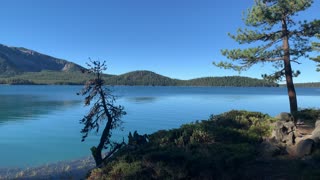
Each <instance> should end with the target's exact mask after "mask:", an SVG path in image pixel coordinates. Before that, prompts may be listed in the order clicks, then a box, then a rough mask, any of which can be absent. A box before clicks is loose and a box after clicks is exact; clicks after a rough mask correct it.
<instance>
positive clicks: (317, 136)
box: [310, 120, 320, 144]
mask: <svg viewBox="0 0 320 180" xmlns="http://www.w3.org/2000/svg"><path fill="white" fill-rule="evenodd" d="M310 138H311V139H312V140H314V142H315V143H317V144H318V143H320V120H317V121H316V124H315V128H314V130H313V131H312V133H311V137H310Z"/></svg>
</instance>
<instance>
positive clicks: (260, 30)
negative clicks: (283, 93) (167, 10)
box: [213, 0, 320, 112]
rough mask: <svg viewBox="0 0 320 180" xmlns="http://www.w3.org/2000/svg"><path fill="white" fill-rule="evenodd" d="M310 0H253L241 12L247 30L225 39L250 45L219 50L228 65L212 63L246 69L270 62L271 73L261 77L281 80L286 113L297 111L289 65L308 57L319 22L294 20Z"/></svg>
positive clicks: (223, 66)
mask: <svg viewBox="0 0 320 180" xmlns="http://www.w3.org/2000/svg"><path fill="white" fill-rule="evenodd" d="M312 3H313V1H312V0H255V3H254V5H253V7H252V8H250V9H248V10H247V12H246V13H245V19H244V20H245V24H246V26H247V27H248V28H245V29H239V30H238V32H237V35H231V34H229V36H230V37H231V38H232V39H234V40H235V41H237V42H238V43H239V44H251V43H254V47H249V48H246V49H231V50H222V51H221V52H222V54H223V55H224V56H226V57H227V58H228V59H231V60H232V62H231V63H230V62H218V63H216V62H214V63H213V64H214V65H216V66H218V67H220V68H225V69H233V70H237V71H243V70H247V69H248V68H250V67H252V66H253V65H255V64H257V63H273V66H274V67H275V68H276V70H275V72H274V73H273V74H269V75H266V74H265V75H262V76H263V77H264V78H265V79H267V80H272V81H277V80H281V78H283V77H284V78H285V80H286V84H287V90H288V96H289V102H290V111H291V112H296V111H297V110H298V105H297V98H296V91H295V88H294V84H293V77H295V76H298V75H299V74H300V72H299V71H293V70H292V68H291V63H292V62H294V63H298V64H300V62H299V59H300V58H301V57H308V52H310V51H311V50H312V48H311V44H310V42H309V41H310V37H313V36H314V35H315V34H316V33H318V32H319V29H320V21H319V20H313V21H310V22H308V21H303V22H300V21H295V19H294V17H295V16H296V15H298V13H299V12H300V11H304V10H306V9H308V8H309V7H310V6H311V5H312Z"/></svg>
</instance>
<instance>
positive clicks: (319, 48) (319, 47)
mask: <svg viewBox="0 0 320 180" xmlns="http://www.w3.org/2000/svg"><path fill="white" fill-rule="evenodd" d="M316 37H317V38H318V39H320V34H317V35H316ZM312 48H313V49H314V50H315V51H318V52H320V43H319V42H313V43H312ZM311 59H312V60H313V61H315V62H318V63H320V55H319V56H317V57H313V58H311ZM317 71H320V65H318V68H317Z"/></svg>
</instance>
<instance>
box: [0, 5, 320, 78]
mask: <svg viewBox="0 0 320 180" xmlns="http://www.w3.org/2000/svg"><path fill="white" fill-rule="evenodd" d="M252 4H253V0H241V1H239V0H222V1H219V0H217V1H215V0H90V1H89V0H51V1H49V0H2V1H1V6H0V23H1V26H0V27H1V28H0V43H1V44H5V45H9V46H19V47H26V48H29V49H33V50H36V51H38V52H41V53H44V54H48V55H51V56H54V57H58V58H62V59H66V60H69V61H73V62H76V63H78V64H80V65H83V66H84V65H85V62H86V61H88V58H89V57H91V58H92V59H100V60H107V62H108V66H109V70H108V71H107V73H110V74H121V73H125V72H128V71H133V70H151V71H155V72H157V73H160V74H163V75H166V76H170V77H173V78H179V79H190V78H196V77H203V76H227V75H238V73H237V72H233V71H231V70H227V71H226V70H220V69H218V68H216V67H214V66H213V65H212V62H213V61H216V60H226V59H225V58H224V57H223V56H221V55H220V49H224V48H235V47H239V46H238V44H237V43H236V42H234V41H233V40H232V39H230V38H229V37H228V36H227V33H228V32H231V33H235V32H236V30H237V28H239V27H241V26H243V21H242V12H243V11H244V10H246V9H247V8H249V7H251V6H252ZM319 10H320V2H319V0H316V2H315V3H314V5H313V7H312V8H310V9H309V10H307V11H306V12H305V13H303V14H302V15H301V16H300V18H306V19H310V18H311V19H314V18H320V13H319V12H320V11H319ZM294 68H296V66H294ZM296 69H297V68H296ZM298 69H300V70H301V71H302V75H301V76H300V77H299V78H297V79H296V80H295V82H303V81H320V74H319V73H317V72H315V64H314V63H310V62H308V60H303V64H302V65H300V66H299V67H298ZM272 70H273V69H272V67H270V66H264V67H262V66H261V65H257V66H255V67H254V68H253V69H251V70H250V71H248V72H243V73H242V74H241V75H244V76H250V77H257V78H260V77H261V76H260V75H261V74H262V73H268V72H272Z"/></svg>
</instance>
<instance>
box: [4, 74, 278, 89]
mask: <svg viewBox="0 0 320 180" xmlns="http://www.w3.org/2000/svg"><path fill="white" fill-rule="evenodd" d="M89 78H90V76H88V74H83V73H81V72H80V71H70V72H69V71H68V72H61V71H41V72H26V73H21V74H18V75H13V76H10V77H7V76H6V77H1V76H0V84H72V85H76V84H84V83H85V82H86V81H87V80H88V79H89ZM104 79H105V81H106V82H107V84H108V85H126V86H236V87H258V86H259V87H276V86H278V84H276V83H269V82H267V81H264V80H261V79H254V78H249V77H241V76H227V77H205V78H197V79H191V80H179V79H172V78H169V77H166V76H162V75H159V74H156V73H154V72H151V71H133V72H129V73H125V74H122V75H104Z"/></svg>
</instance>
